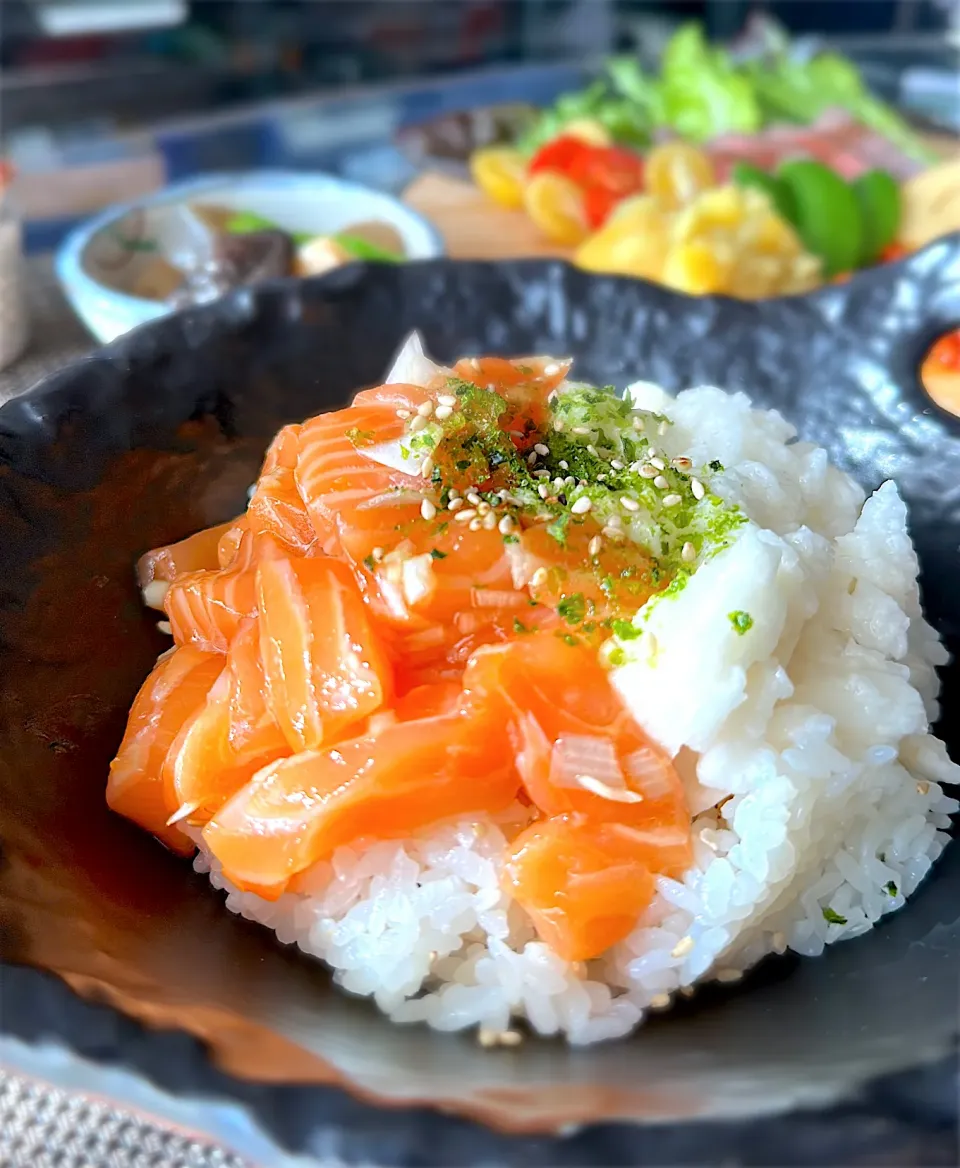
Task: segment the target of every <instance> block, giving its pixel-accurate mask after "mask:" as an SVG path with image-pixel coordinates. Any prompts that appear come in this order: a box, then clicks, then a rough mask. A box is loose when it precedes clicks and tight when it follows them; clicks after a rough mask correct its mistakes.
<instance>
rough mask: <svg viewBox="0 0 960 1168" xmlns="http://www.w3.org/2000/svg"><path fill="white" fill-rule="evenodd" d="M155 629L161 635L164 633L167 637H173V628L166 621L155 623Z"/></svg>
mask: <svg viewBox="0 0 960 1168" xmlns="http://www.w3.org/2000/svg"><path fill="white" fill-rule="evenodd" d="M157 628H158V629H159V630H160V632H161V633H166V634H167V636H168V637H172V636H173V626H172V625H171V624H170V622H169V621H167V620H162V621H157Z"/></svg>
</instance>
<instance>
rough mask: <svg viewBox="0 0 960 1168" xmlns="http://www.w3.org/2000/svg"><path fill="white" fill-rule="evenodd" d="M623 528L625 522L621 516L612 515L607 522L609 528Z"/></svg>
mask: <svg viewBox="0 0 960 1168" xmlns="http://www.w3.org/2000/svg"><path fill="white" fill-rule="evenodd" d="M622 526H623V520H622V519H621V518H620V516H619V515H611V516H610V518H609V519H608V520H607V527H622Z"/></svg>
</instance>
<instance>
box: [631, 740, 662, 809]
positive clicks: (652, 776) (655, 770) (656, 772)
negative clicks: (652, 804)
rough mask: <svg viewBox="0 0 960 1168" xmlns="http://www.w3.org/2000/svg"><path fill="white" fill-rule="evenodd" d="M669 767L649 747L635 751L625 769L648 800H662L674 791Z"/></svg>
mask: <svg viewBox="0 0 960 1168" xmlns="http://www.w3.org/2000/svg"><path fill="white" fill-rule="evenodd" d="M669 765H670V764H669V763H668V762H666V760H665V759H663V758H661V757H660V755H658V754H657V752H656V751H655V750H653V749H651V747H649V746H643V747H641V748H640V750H635V751H634V752H633V754H631V755H630V757H629V758H627V759H625V761H624V767H625V769H626V772H627V774H628V775H629V776H630V780H631V782H632V783H633V785H634V786H635V787H638V788H639V789H640V790H641V791H642V792H643V793H644V795H646V797H647V798H648V799H661V798H663V796H664V795H669V794H670V792H671V791H672V790H673V783H672V782H671V781H670V773H669V771H668V770H667V767H668V766H669Z"/></svg>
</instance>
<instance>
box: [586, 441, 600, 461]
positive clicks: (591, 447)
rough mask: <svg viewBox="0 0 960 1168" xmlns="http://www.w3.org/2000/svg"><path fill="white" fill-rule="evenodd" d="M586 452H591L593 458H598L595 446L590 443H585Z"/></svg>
mask: <svg viewBox="0 0 960 1168" xmlns="http://www.w3.org/2000/svg"><path fill="white" fill-rule="evenodd" d="M587 453H588V454H592V455H593V456H594V458H599V455H598V454H597V448H596V446H594V445H593V444H592V443H590V444H588V445H587Z"/></svg>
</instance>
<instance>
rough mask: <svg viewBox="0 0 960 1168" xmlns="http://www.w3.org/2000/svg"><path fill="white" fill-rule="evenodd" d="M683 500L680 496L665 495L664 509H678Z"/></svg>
mask: <svg viewBox="0 0 960 1168" xmlns="http://www.w3.org/2000/svg"><path fill="white" fill-rule="evenodd" d="M682 502H683V499H682V498H681V497H680V496H679V495H664V496H663V505H664V507H676V506H677V504H678V503H682Z"/></svg>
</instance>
